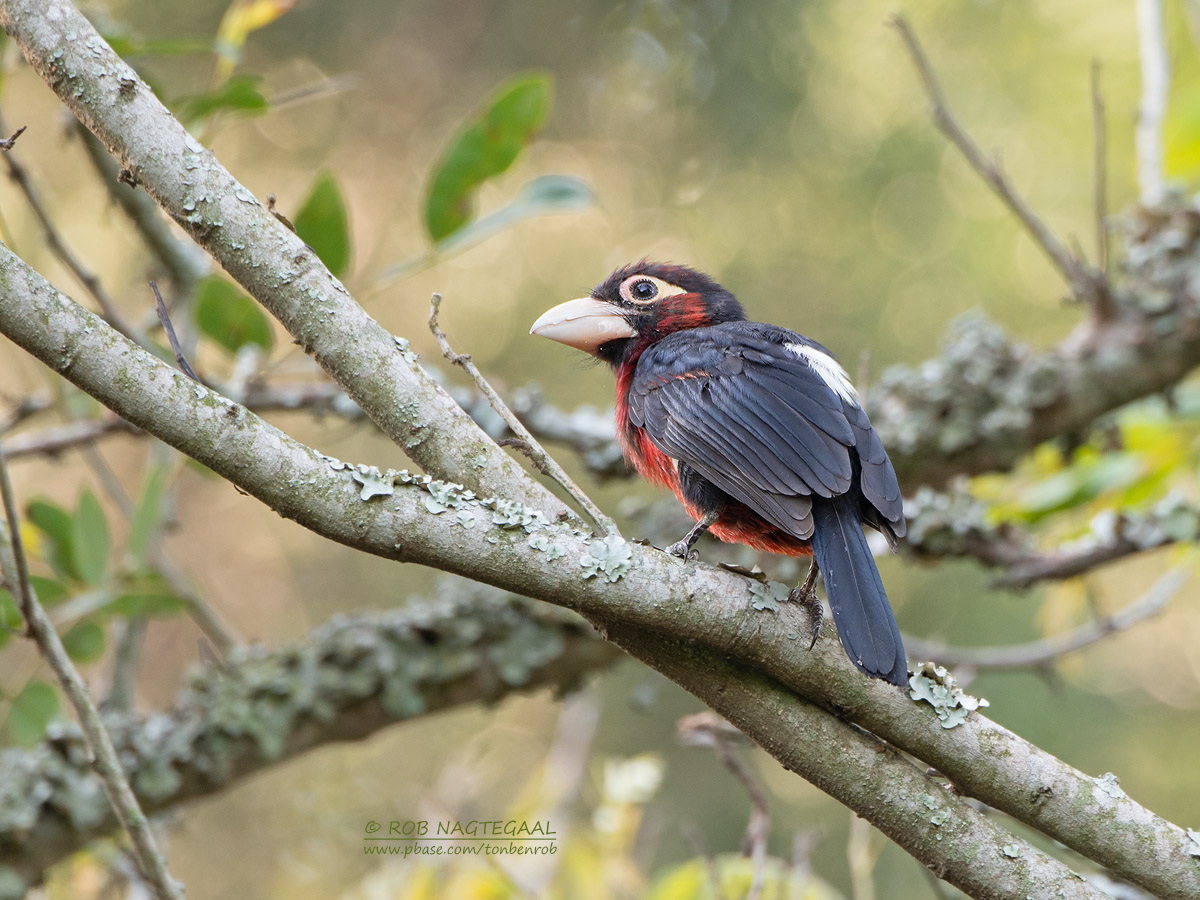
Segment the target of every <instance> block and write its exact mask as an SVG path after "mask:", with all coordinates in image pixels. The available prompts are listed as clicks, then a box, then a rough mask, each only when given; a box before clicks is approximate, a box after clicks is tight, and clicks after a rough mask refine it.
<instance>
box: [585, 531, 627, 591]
mask: <svg viewBox="0 0 1200 900" xmlns="http://www.w3.org/2000/svg"><path fill="white" fill-rule="evenodd" d="M579 565H580V567H582V569H583V577H584V578H585V579H587V578H603V579H605V580H606V581H608V582H610V583H614V584H615V583H616V582H618V581H620V580H621V578H623V577H624V575H625V573H626V572H628V571H629V570H630V569H632V568H633V547H631V546H630V544H629V542H628V541H626V540H625V539H624V538H623V537H621V536H620V535H617V534H610V535H609V536H608V537H606V538H604V540H602V541H592V542H591V544H589V545H588V552H587V553H585V554H584V555H583V556H581V557H580V558H579Z"/></svg>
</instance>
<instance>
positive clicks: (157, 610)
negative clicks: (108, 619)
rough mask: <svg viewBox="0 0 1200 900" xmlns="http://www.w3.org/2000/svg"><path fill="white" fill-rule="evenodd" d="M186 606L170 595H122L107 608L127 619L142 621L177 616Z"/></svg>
mask: <svg viewBox="0 0 1200 900" xmlns="http://www.w3.org/2000/svg"><path fill="white" fill-rule="evenodd" d="M186 608H187V606H186V605H185V604H184V602H183V601H182V600H180V599H179V598H178V597H176V596H174V595H172V594H165V593H161V594H157V593H149V594H122V595H121V596H120V597H118V598H117V599H116V600H114V601H113V602H112V603H111V604H110V605H109V607H108V609H109V610H111V611H112V612H113V613H115V614H117V615H119V616H124V617H125V618H127V619H142V618H145V617H147V616H161V617H167V616H177V615H179V614H180V613H181V612H183V611H184V610H185V609H186Z"/></svg>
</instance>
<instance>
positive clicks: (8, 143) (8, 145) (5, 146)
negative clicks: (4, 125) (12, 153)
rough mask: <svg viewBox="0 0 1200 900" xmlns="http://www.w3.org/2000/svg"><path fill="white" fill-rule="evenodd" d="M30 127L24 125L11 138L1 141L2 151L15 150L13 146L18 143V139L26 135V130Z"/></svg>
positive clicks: (0, 148) (0, 147)
mask: <svg viewBox="0 0 1200 900" xmlns="http://www.w3.org/2000/svg"><path fill="white" fill-rule="evenodd" d="M28 127H29V126H28V125H22V126H21V127H20V128H18V129H17V130H16V131H14V132H13V133H12V135H11V136H9V137H7V138H5V139H4V140H2V141H0V150H11V149H12V148H13V144H15V143H16V142H17V138H19V137H20V136H21V135H23V134H24V133H25V129H26V128H28Z"/></svg>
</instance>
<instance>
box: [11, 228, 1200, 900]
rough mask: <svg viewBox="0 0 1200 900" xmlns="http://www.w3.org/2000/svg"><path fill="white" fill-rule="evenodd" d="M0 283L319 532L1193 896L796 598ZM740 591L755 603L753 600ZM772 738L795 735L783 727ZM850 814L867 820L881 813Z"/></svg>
mask: <svg viewBox="0 0 1200 900" xmlns="http://www.w3.org/2000/svg"><path fill="white" fill-rule="evenodd" d="M0 284H3V285H4V286H5V289H4V290H3V291H2V292H0V329H2V330H3V331H4V332H5V333H6V334H7V335H8V336H9V337H10V338H12V339H13V340H14V341H15V342H16V343H18V344H19V345H21V346H22V347H24V348H25V349H26V350H27V351H29V352H30V353H32V354H33V355H34V356H36V357H38V358H39V359H42V360H43V361H44V362H46V363H47V364H48V365H50V366H51V367H53V368H54V369H55V370H56V371H58V372H60V374H62V375H64V377H66V378H68V379H69V380H71V381H72V382H73V383H75V384H76V385H78V386H79V387H81V388H83V389H84V390H86V391H88V392H89V393H91V394H92V395H93V396H95V397H96V398H97V399H98V400H100V401H101V402H102V403H104V404H105V405H106V406H108V407H109V408H110V409H114V410H117V411H119V412H120V413H121V415H123V416H125V417H127V418H128V419H130V421H132V422H133V423H134V424H135V425H137V426H138V427H140V428H143V429H144V430H146V431H148V432H150V433H152V434H154V435H155V436H157V437H159V438H160V439H162V440H164V441H165V442H167V443H169V444H172V445H173V446H175V447H177V448H179V449H180V450H182V451H184V452H186V453H188V454H189V455H191V456H193V457H194V458H195V459H197V460H198V461H200V462H202V463H203V464H204V465H206V466H208V467H210V468H212V469H213V470H214V471H216V472H217V473H218V474H221V475H222V476H224V477H225V478H227V479H229V480H230V481H232V482H234V483H235V484H237V485H238V486H240V487H241V488H242V489H243V490H245V491H247V492H248V493H250V494H252V495H254V496H256V497H258V498H259V499H260V500H262V501H263V502H264V503H266V504H267V505H269V506H271V507H272V508H273V509H275V510H276V511H278V512H279V513H280V514H281V515H284V516H286V517H288V518H293V519H295V520H297V521H298V522H300V523H301V524H303V525H304V526H306V527H308V528H310V529H312V530H313V531H315V532H317V533H318V534H321V535H324V536H325V537H328V538H330V539H332V540H336V541H339V542H340V543H344V544H347V545H349V546H352V547H356V548H357V549H360V550H364V551H366V552H369V553H374V554H376V555H379V556H383V557H386V558H390V559H397V560H403V561H408V562H416V563H421V564H423V565H430V566H434V567H437V568H441V569H444V570H447V571H453V572H456V573H458V574H461V575H464V576H466V577H468V578H471V579H474V580H476V581H482V582H485V583H488V584H492V585H495V586H497V587H502V588H504V589H506V590H511V591H513V592H516V593H521V594H526V595H528V596H532V597H536V598H538V599H544V600H547V601H549V602H552V603H556V604H560V605H566V606H568V607H570V608H572V609H575V610H576V611H578V612H581V613H583V614H584V615H585V616H586V617H587V618H588V619H589V620H591V621H592V622H593V623H594V624H596V625H598V626H599V627H600V628H601V630H602V631H603V630H606V629H615V628H624V629H638V630H639V631H643V632H646V633H647V639H649V635H657V636H658V639H659V640H660V641H668V640H670V641H676V642H682V643H684V644H693V645H699V646H704V647H708V648H710V649H711V650H712V651H714V652H716V653H720V654H723V655H726V656H728V657H729V658H732V659H735V660H738V661H739V662H740V663H741V664H742V665H744V666H749V667H752V668H754V669H757V670H758V671H760V672H762V673H764V674H765V675H767V676H769V677H771V678H773V679H775V680H777V681H778V682H780V683H781V684H783V685H785V686H786V687H788V688H789V689H791V690H792V691H794V692H796V693H797V694H799V695H800V696H802V697H805V698H807V699H808V700H810V701H813V702H815V703H817V704H819V705H824V706H827V707H830V708H833V709H836V710H838V712H839V713H840V715H842V716H843V717H845V718H847V719H849V720H850V721H852V722H855V723H857V724H858V725H861V726H862V727H864V728H866V729H867V730H869V731H872V732H873V733H875V734H877V735H879V736H880V737H882V738H884V739H886V740H887V741H889V742H890V743H892V744H894V745H896V746H897V747H900V748H901V749H903V750H905V751H907V752H909V753H911V754H913V755H914V756H915V757H917V758H918V759H920V760H921V761H922V762H923V763H925V764H927V765H930V766H933V767H935V768H936V769H938V770H939V771H940V772H942V773H944V774H945V775H946V776H947V777H948V778H949V779H950V780H951V781H952V782H953V783H954V784H955V786H956V787H957V788H958V789H959V790H961V791H963V792H964V793H967V794H969V795H971V796H974V797H976V798H978V799H980V800H982V801H983V802H985V803H987V804H988V805H990V806H994V807H996V808H998V809H1001V810H1003V811H1005V812H1007V813H1009V814H1011V815H1013V816H1015V817H1016V818H1018V819H1020V820H1021V821H1024V822H1026V823H1027V824H1030V825H1032V826H1033V827H1035V828H1037V829H1039V830H1041V831H1042V832H1044V833H1045V834H1047V835H1049V836H1051V837H1053V838H1054V839H1055V840H1058V841H1060V842H1062V843H1064V844H1066V845H1067V846H1069V847H1071V848H1072V849H1075V850H1076V851H1078V852H1080V853H1082V854H1084V855H1086V856H1088V857H1090V858H1092V859H1095V860H1097V861H1100V862H1102V863H1103V864H1104V865H1106V866H1109V867H1110V868H1111V869H1112V870H1113V871H1114V872H1116V873H1117V874H1119V875H1120V876H1121V877H1124V878H1127V879H1128V880H1130V881H1133V882H1134V883H1137V884H1139V885H1142V886H1144V887H1146V888H1147V889H1150V890H1152V891H1154V892H1155V893H1157V894H1159V895H1160V896H1163V897H1170V898H1176V897H1178V898H1183V897H1188V896H1191V895H1193V894H1195V893H1197V892H1200V865H1197V864H1196V863H1195V861H1194V860H1193V859H1191V858H1190V857H1188V856H1187V853H1186V847H1187V841H1188V838H1187V836H1186V834H1185V832H1184V831H1183V830H1182V829H1180V828H1178V827H1177V826H1175V825H1172V824H1171V823H1169V822H1166V821H1165V820H1163V819H1161V818H1159V817H1157V816H1154V815H1153V814H1152V813H1150V812H1149V811H1148V810H1146V809H1144V808H1143V807H1141V806H1139V805H1138V804H1136V803H1134V802H1133V801H1132V800H1130V799H1129V798H1128V797H1127V796H1125V794H1124V793H1123V792H1121V791H1120V790H1119V788H1116V787H1115V786H1113V785H1112V783H1111V780H1110V779H1109V780H1105V779H1100V780H1097V779H1093V778H1090V777H1088V776H1087V775H1084V774H1083V773H1081V772H1078V771H1076V770H1074V769H1072V768H1071V767H1069V766H1067V765H1065V764H1064V763H1062V762H1061V761H1060V760H1057V759H1055V758H1054V757H1053V756H1051V755H1050V754H1048V753H1046V752H1044V751H1042V750H1040V749H1039V748H1037V747H1035V746H1033V745H1031V744H1029V743H1027V742H1026V741H1023V740H1021V738H1019V737H1018V736H1016V735H1014V734H1012V733H1011V732H1009V731H1007V730H1006V729H1004V728H1001V727H1000V726H998V725H996V724H995V723H992V722H990V721H988V720H987V719H986V718H984V717H982V716H978V715H977V714H972V715H971V716H970V717H969V718H968V719H967V721H966V722H964V723H963V724H962V725H960V726H959V727H957V728H954V729H953V730H945V729H943V728H942V727H940V725H939V724H938V722H937V720H936V718H935V717H934V716H933V714H932V711H930V710H929V709H928V708H927V707H924V706H918V705H914V704H913V703H912V701H911V700H909V699H908V697H907V695H906V694H905V693H904V692H902V691H899V690H896V689H895V688H893V687H892V686H890V685H886V684H884V683H882V682H879V681H875V680H871V679H865V678H863V677H862V676H861V674H860V673H859V672H858V670H857V669H856V668H855V667H854V666H853V664H852V663H850V661H849V660H847V659H846V657H845V655H844V654H843V653H842V651H841V648H840V646H838V644H837V641H836V638H835V637H833V636H831V635H824V636H823V637H822V639H821V640H820V641H818V642H817V644H816V646H815V648H814V649H813V650H812V651H811V652H806V651H805V650H804V647H805V646H806V644H807V635H808V630H809V624H808V619H807V616H806V614H805V613H804V612H803V611H802V610H798V609H797V608H796V607H795V606H794V605H792V604H784V605H782V606H779V607H778V609H776V610H774V611H770V609H769V607H770V606H772V605H773V604H770V603H765V604H764V603H763V597H762V591H763V588H762V586H761V585H760V584H759V583H758V582H754V581H750V580H747V579H745V578H742V577H740V576H737V575H735V574H733V573H730V572H727V571H723V570H720V569H716V568H712V567H709V566H704V565H697V564H693V563H686V562H683V561H681V560H677V559H675V558H673V557H670V556H669V555H667V554H664V553H661V552H659V551H656V550H653V549H651V548H647V547H643V546H639V545H636V544H630V543H626V542H624V541H622V540H621V539H620V538H615V537H610V538H608V539H607V540H605V541H599V540H594V539H591V538H589V537H588V536H586V535H583V534H581V533H580V532H579V531H578V530H576V529H573V528H571V527H569V526H566V525H558V524H554V523H550V522H548V521H547V520H546V517H545V516H544V515H542V514H541V513H540V512H537V511H533V510H530V509H528V508H526V507H524V506H522V505H520V504H516V503H512V502H510V501H507V500H504V499H502V498H495V497H484V498H480V497H478V496H476V495H475V494H473V493H471V492H465V491H463V490H461V489H459V488H457V487H456V486H454V485H450V484H446V483H442V482H436V481H428V480H427V477H426V478H418V477H416V476H411V475H407V474H405V473H383V474H381V473H378V472H377V471H373V470H371V469H368V468H366V467H355V466H350V465H347V464H345V463H342V462H339V461H337V460H331V459H329V458H328V457H324V456H322V455H321V454H319V453H317V452H316V451H314V450H312V449H310V448H308V447H305V446H303V445H301V444H299V443H297V442H296V441H295V440H293V439H292V438H290V437H288V436H287V435H286V434H284V433H283V432H281V431H279V430H278V429H276V428H274V427H272V426H270V425H268V424H267V423H266V422H263V421H262V420H261V419H259V418H258V417H257V416H255V415H254V414H253V413H251V412H249V411H248V410H246V409H245V408H243V407H240V406H238V405H237V404H234V403H232V402H230V401H228V400H227V399H225V398H222V397H220V396H219V395H216V394H214V393H213V392H212V391H210V390H208V389H206V388H204V387H202V386H198V385H196V384H195V383H194V382H191V381H190V380H188V379H187V378H186V377H185V376H183V375H182V374H181V373H179V372H178V371H177V370H175V369H173V368H172V367H170V366H168V365H166V364H165V363H163V362H162V361H161V360H159V359H157V358H156V357H153V356H151V355H150V354H148V353H146V352H145V351H143V350H141V349H140V348H138V347H137V346H136V345H133V344H131V343H130V342H129V341H126V340H125V339H123V338H122V337H121V336H120V335H118V334H116V333H115V332H114V331H113V330H112V329H110V328H108V327H107V326H106V325H105V324H104V323H103V322H102V321H101V320H100V319H98V318H97V317H96V316H94V315H92V314H90V313H89V312H88V311H87V310H84V309H82V308H81V307H79V306H78V305H76V304H74V303H73V302H71V301H70V299H69V298H66V297H64V296H63V295H61V294H60V293H59V292H58V291H56V290H55V289H54V288H53V287H51V286H50V285H48V284H47V283H46V282H45V281H44V280H43V279H41V278H40V276H38V275H37V274H36V273H35V272H33V271H32V270H30V269H29V268H28V267H27V266H25V265H24V264H23V263H21V262H20V261H19V260H17V259H16V258H15V257H13V256H12V255H11V254H10V253H8V252H7V251H6V250H4V249H3V248H0ZM752 601H753V602H754V603H757V604H758V605H759V606H760V607H764V606H765V607H768V608H767V609H759V610H755V609H753V608H752ZM684 686H685V687H689V688H690V687H691V684H685V685H684ZM756 737H757V738H758V739H761V740H765V736H756ZM776 737H777V740H778V741H779V742H780V743H786V742H787V741H789V740H791V739H792V735H791V734H790V733H788V732H787V731H786V729H782V728H781V730H780V731H779V732H778V734H777V736H776ZM813 765H814V766H816V765H834V762H833V761H832V760H831V759H829V758H826V759H825V761H824V763H822V762H821V761H820V760H816V759H814V760H813ZM857 811H858V812H859V813H860V814H862V815H864V816H866V817H867V818H868V819H871V817H872V815H874V813H875V812H876V810H873V809H859V810H857ZM949 850H950V848H949V847H947V846H946V845H945V844H938V845H934V844H931V845H929V846H927V847H926V848H925V851H926V855H925V856H923V858H924V859H925V861H926V862H927V863H929V864H931V865H935V866H941V865H943V864H945V865H950V860H949V859H947V858H946V857H947V855H948V851H949Z"/></svg>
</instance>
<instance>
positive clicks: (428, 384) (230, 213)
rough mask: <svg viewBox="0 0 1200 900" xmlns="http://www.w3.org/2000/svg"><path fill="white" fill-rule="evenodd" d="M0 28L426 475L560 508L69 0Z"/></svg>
mask: <svg viewBox="0 0 1200 900" xmlns="http://www.w3.org/2000/svg"><path fill="white" fill-rule="evenodd" d="M0 24H2V25H3V27H4V29H5V30H6V31H7V32H8V34H9V35H10V36H11V37H12V38H13V40H14V41H15V42H16V43H17V44H18V45H19V46H20V48H21V51H22V53H23V54H24V56H25V59H26V60H27V61H28V62H29V64H30V65H31V66H32V67H33V68H34V70H35V71H37V73H38V74H39V75H40V76H41V77H42V79H43V80H44V81H45V82H46V83H47V84H48V85H49V86H50V87H51V88H52V89H53V90H54V92H55V93H56V94H57V95H58V97H59V99H60V100H61V101H62V102H63V104H64V105H65V106H66V107H67V108H68V109H70V110H71V112H72V113H74V115H75V117H76V118H78V119H79V120H80V122H82V123H83V124H84V125H85V126H86V127H87V128H88V130H90V131H91V132H92V133H93V134H94V135H96V137H97V138H98V139H99V140H100V141H101V143H103V144H104V146H105V147H107V148H108V150H109V152H110V153H112V154H113V155H114V156H115V157H116V158H117V160H118V161H119V162H120V163H121V166H122V167H123V168H124V169H125V170H127V171H128V173H129V180H132V181H133V182H136V183H137V184H140V185H141V186H142V187H144V188H145V189H146V191H147V192H148V193H149V194H150V196H152V197H153V198H154V199H155V201H156V202H157V203H158V204H159V206H161V207H162V208H163V209H164V210H165V211H166V212H167V213H168V215H170V216H171V218H173V219H174V220H175V221H176V222H178V223H179V224H180V225H181V226H182V227H183V229H184V230H185V231H186V232H187V233H188V234H189V235H190V236H191V237H192V238H193V239H194V240H195V241H196V242H197V243H198V244H199V245H200V246H201V247H203V248H204V249H205V250H206V251H208V253H209V254H210V255H211V256H212V257H213V258H214V259H215V260H216V261H217V263H219V264H220V266H221V267H222V268H223V269H224V270H225V271H226V272H227V273H229V275H230V276H231V277H232V278H233V279H234V280H235V281H237V282H238V283H239V284H240V285H241V286H242V287H243V288H245V289H246V291H247V292H248V293H249V294H250V295H251V296H252V297H254V298H255V299H256V300H258V301H259V302H260V303H261V304H262V305H263V306H265V307H266V308H267V309H268V310H269V311H270V312H271V313H272V314H273V315H274V316H275V317H276V318H277V319H279V321H280V322H281V323H283V326H284V327H285V328H286V329H287V330H288V332H289V333H290V334H291V335H292V338H293V339H294V340H295V341H296V342H297V343H298V344H300V346H301V347H303V348H304V349H305V351H306V352H308V353H311V354H312V355H313V357H314V358H315V359H316V360H317V362H318V363H319V364H320V365H321V367H322V368H324V369H325V371H326V372H328V373H329V375H330V377H331V378H333V380H334V381H335V382H337V383H338V384H339V385H341V386H342V388H343V389H344V390H346V392H347V393H348V394H349V395H350V396H351V397H352V398H353V399H354V401H355V402H356V403H357V404H358V405H359V406H360V407H361V408H362V409H363V411H364V412H366V414H367V415H368V416H369V417H370V418H371V420H372V421H373V422H375V424H376V425H378V426H379V428H380V429H381V430H382V431H383V432H384V433H385V434H387V435H388V436H389V437H390V438H391V439H392V440H393V441H395V442H396V443H397V445H399V446H400V447H402V448H403V449H404V451H405V452H406V453H407V454H408V455H409V456H410V457H411V458H412V459H413V460H414V461H415V462H416V463H417V464H418V465H420V466H421V467H422V468H424V469H425V470H426V471H427V472H431V473H433V474H434V475H437V476H441V477H446V478H452V479H454V480H455V481H458V482H461V483H463V484H465V485H468V486H471V487H475V488H479V489H481V490H484V491H488V492H495V491H497V490H500V489H501V488H505V489H507V490H508V491H509V493H510V495H511V496H513V497H514V498H516V499H520V500H522V501H523V502H527V503H530V504H532V505H535V506H537V507H538V508H540V509H542V510H543V511H545V512H547V513H548V514H550V515H557V514H558V513H560V512H563V511H566V509H567V508H566V506H565V505H564V504H563V503H562V501H560V500H559V499H558V498H557V497H555V496H554V495H553V494H552V493H550V492H549V491H548V490H546V489H545V488H544V487H542V486H541V485H539V484H537V483H536V482H533V481H531V480H530V479H528V478H525V477H523V470H522V469H521V467H520V465H519V464H518V463H517V461H516V460H514V459H513V458H512V457H510V456H509V455H508V454H507V453H505V452H504V451H503V450H502V449H501V448H500V447H498V446H497V445H496V443H495V442H494V441H492V440H491V439H490V438H488V437H487V435H485V434H483V433H482V432H480V431H479V430H478V429H477V428H475V426H474V424H473V423H472V422H471V420H470V418H469V417H467V416H466V415H465V414H464V413H463V411H462V410H461V409H460V408H459V407H458V405H457V404H455V403H454V401H453V400H452V399H451V398H450V397H449V396H448V395H447V394H446V392H445V391H444V390H443V389H442V388H441V387H440V386H439V385H438V384H437V383H436V382H435V381H434V380H433V379H432V378H431V377H430V376H429V375H428V374H427V373H426V372H425V371H424V370H423V369H422V368H421V367H420V366H419V365H417V362H416V356H415V354H413V353H412V351H411V350H409V349H408V342H407V341H406V340H404V339H401V338H396V337H394V336H393V335H391V334H389V333H388V332H387V331H385V330H384V329H383V328H382V327H380V325H379V323H378V322H376V321H375V320H374V319H372V318H371V317H370V316H368V315H367V313H366V312H365V311H364V310H363V308H362V307H361V306H359V305H358V304H357V303H356V302H354V299H353V298H352V297H351V296H350V295H349V293H348V292H347V291H346V289H345V288H344V287H343V286H342V284H341V282H340V281H338V280H337V278H335V277H334V276H333V275H332V274H331V273H330V272H329V270H328V269H326V268H325V266H324V265H323V264H322V263H321V261H320V260H319V259H317V257H316V255H315V254H314V253H313V252H312V251H311V250H310V249H309V248H308V247H307V246H306V245H305V244H304V242H303V241H302V240H300V238H299V237H297V236H296V234H294V233H293V232H292V231H290V230H288V229H287V228H286V227H285V226H283V225H282V224H281V223H280V222H279V221H277V220H276V219H275V217H274V216H273V215H272V214H271V213H270V211H269V210H267V208H266V207H265V206H264V205H263V204H262V203H260V202H259V201H258V199H257V198H256V197H255V196H254V195H253V194H252V193H251V192H250V191H249V190H247V189H246V188H245V187H244V186H243V185H241V184H240V183H238V181H237V180H236V179H235V178H234V177H233V176H232V175H231V174H230V173H229V172H228V171H226V170H225V168H224V167H223V166H222V165H221V164H220V162H218V161H217V159H216V157H215V156H214V155H213V154H212V153H211V152H210V151H209V150H207V149H206V148H205V147H204V146H203V145H202V144H200V142H199V141H197V140H196V139H195V138H193V137H192V136H191V135H190V134H188V133H187V131H186V130H185V129H184V127H183V126H182V125H181V124H180V123H179V122H178V121H177V120H176V119H175V118H174V117H173V116H172V115H171V113H170V112H169V111H168V110H167V109H166V107H164V106H163V105H162V103H160V102H159V100H158V98H157V97H155V95H154V93H153V91H151V90H150V88H149V87H148V86H147V85H146V84H145V82H143V81H142V80H141V78H139V77H138V74H137V73H136V72H135V71H134V70H133V69H132V68H131V67H130V66H129V65H127V64H126V63H125V62H124V61H123V60H122V59H121V58H120V57H119V56H117V54H116V53H114V52H113V50H112V48H111V47H109V46H108V44H107V43H106V42H105V41H104V39H103V38H102V37H101V36H100V35H99V34H98V33H97V31H96V29H95V28H93V27H92V25H91V23H90V22H88V20H87V19H85V18H84V17H83V16H82V15H81V14H80V13H79V11H78V10H76V9H75V7H74V6H72V5H71V3H70V2H69V0H4V2H0Z"/></svg>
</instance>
